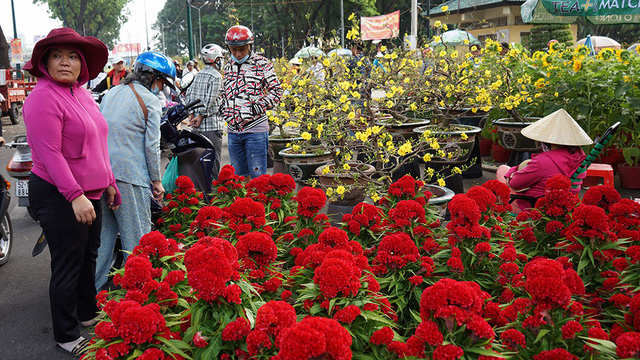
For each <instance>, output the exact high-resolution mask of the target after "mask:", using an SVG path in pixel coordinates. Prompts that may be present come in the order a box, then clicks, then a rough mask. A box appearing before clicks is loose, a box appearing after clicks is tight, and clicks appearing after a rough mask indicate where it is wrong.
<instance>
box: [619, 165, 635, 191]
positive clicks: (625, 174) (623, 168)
mask: <svg viewBox="0 0 640 360" xmlns="http://www.w3.org/2000/svg"><path fill="white" fill-rule="evenodd" d="M618 172H619V174H620V186H622V187H623V188H625V189H633V190H638V189H640V166H629V164H626V163H624V164H620V165H618Z"/></svg>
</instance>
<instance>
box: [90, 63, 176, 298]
mask: <svg viewBox="0 0 640 360" xmlns="http://www.w3.org/2000/svg"><path fill="white" fill-rule="evenodd" d="M175 76H176V68H175V65H174V64H173V61H172V60H171V59H169V58H168V57H166V56H164V55H162V54H160V53H157V52H153V51H149V52H145V53H142V54H140V56H138V58H137V59H136V61H135V65H134V67H133V72H132V73H131V74H129V76H127V77H126V78H125V79H124V80H123V81H122V82H121V85H118V86H116V87H114V88H112V89H111V90H110V91H109V92H108V93H107V95H105V97H104V98H103V99H102V102H101V103H100V111H101V112H102V115H103V116H104V117H105V119H106V120H107V123H108V124H109V137H108V142H109V156H110V159H111V168H112V169H113V174H114V176H115V178H116V183H117V184H118V188H119V189H120V193H121V194H122V195H121V196H122V206H120V207H119V208H118V209H117V210H115V211H114V210H111V209H109V208H108V207H107V203H106V201H104V200H105V199H103V201H102V208H103V211H104V212H103V220H102V233H101V235H100V248H99V249H98V260H97V266H96V289H97V290H98V291H100V290H101V289H102V288H103V287H104V286H105V285H106V284H107V282H108V274H109V272H110V270H111V266H112V265H111V264H112V263H113V258H114V253H113V252H114V247H115V242H116V236H117V235H118V233H119V234H120V241H121V244H122V250H123V252H124V257H125V260H126V257H127V252H131V251H133V248H134V247H135V246H136V245H138V242H139V240H140V238H141V237H142V235H144V234H146V233H148V232H150V231H151V211H150V205H151V204H150V202H151V200H150V195H153V197H154V198H155V199H158V200H159V199H162V197H163V195H164V188H163V187H162V182H161V181H160V180H161V179H162V176H161V173H160V118H161V115H162V106H161V104H160V100H159V99H158V97H157V95H158V94H159V93H160V91H162V90H163V88H164V87H165V86H169V87H171V88H174V80H175Z"/></svg>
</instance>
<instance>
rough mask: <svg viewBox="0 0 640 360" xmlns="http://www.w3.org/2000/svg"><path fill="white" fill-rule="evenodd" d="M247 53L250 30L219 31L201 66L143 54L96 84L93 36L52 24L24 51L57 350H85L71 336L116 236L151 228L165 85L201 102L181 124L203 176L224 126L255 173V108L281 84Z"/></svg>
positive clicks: (277, 93) (36, 195)
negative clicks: (193, 141) (196, 139)
mask: <svg viewBox="0 0 640 360" xmlns="http://www.w3.org/2000/svg"><path fill="white" fill-rule="evenodd" d="M252 46H253V34H252V32H251V30H249V29H248V28H246V27H244V26H234V27H232V28H230V29H229V30H228V32H227V34H226V47H227V49H228V50H226V49H223V48H222V47H221V46H218V45H214V44H210V45H207V46H205V47H204V48H203V49H202V52H201V60H202V62H203V63H204V68H203V69H202V70H200V71H198V68H197V66H198V65H197V62H195V61H189V62H188V63H187V64H186V67H187V68H186V69H185V70H182V69H180V64H179V63H177V62H174V61H173V60H171V59H170V58H168V57H166V56H164V55H162V54H159V53H156V52H151V51H150V52H145V53H143V54H141V55H140V56H138V58H137V59H136V61H135V63H134V65H133V67H132V69H131V71H127V69H126V67H125V62H124V60H123V59H122V58H118V57H116V58H114V59H113V61H112V63H113V68H112V69H111V70H109V71H108V73H106V74H104V75H105V76H103V77H102V78H99V77H98V75H99V74H100V73H101V72H102V69H103V68H104V67H105V65H106V63H107V60H108V50H107V47H106V46H105V44H104V43H102V42H101V41H100V40H98V39H96V38H94V37H90V36H81V35H79V34H78V33H77V32H75V31H74V30H72V29H69V28H60V29H54V30H52V31H51V32H50V33H49V34H48V36H47V37H46V38H44V39H42V40H40V41H39V42H38V43H37V44H36V46H35V47H34V50H33V55H32V58H31V60H30V61H29V62H28V63H27V64H26V66H25V70H28V71H29V72H30V73H31V74H32V75H34V76H36V77H37V78H38V82H37V85H36V87H35V88H34V90H33V91H32V93H31V94H30V95H29V96H28V97H27V99H26V101H25V104H24V121H25V125H26V128H27V137H28V142H29V145H30V147H31V151H32V157H33V170H32V175H31V178H30V181H29V200H30V203H31V206H32V207H33V209H34V211H35V214H36V217H37V219H38V221H39V223H40V225H41V226H42V228H43V231H44V234H45V237H46V238H47V242H48V245H49V250H50V253H51V280H50V287H49V297H50V303H51V313H52V321H53V330H54V340H55V341H56V343H57V344H56V349H58V350H60V351H62V352H65V353H67V354H69V355H73V356H76V357H79V356H81V355H82V354H83V353H84V352H86V350H87V346H88V345H89V341H88V340H87V339H85V338H83V337H82V336H81V335H80V330H81V327H89V326H93V325H95V324H96V323H97V322H98V320H99V319H98V318H97V316H98V308H97V306H96V300H95V297H96V293H97V291H100V290H101V289H103V288H104V287H105V286H106V285H107V280H108V276H109V273H110V271H111V266H112V263H113V255H114V245H115V241H116V236H117V235H118V234H119V235H120V239H121V245H122V250H123V251H124V252H125V254H126V252H130V251H132V250H133V248H134V247H135V246H136V245H137V243H138V241H139V239H140V237H141V236H142V235H143V234H144V233H147V232H149V231H150V227H151V214H150V201H151V198H152V197H153V198H155V199H158V200H160V199H162V198H163V196H164V188H163V186H162V183H161V177H162V174H161V166H160V154H161V153H160V120H161V115H162V107H163V105H165V104H164V103H163V102H162V98H163V95H165V96H171V93H170V92H168V91H167V90H169V89H171V90H177V91H180V92H182V93H183V94H182V95H184V96H185V98H186V100H187V101H191V100H196V99H197V100H200V101H201V102H202V103H203V104H204V106H203V107H201V108H198V109H195V110H193V112H192V114H191V115H190V116H189V125H190V126H191V127H192V128H193V129H194V130H195V131H198V132H200V133H202V134H203V135H204V136H206V137H207V138H209V139H210V140H211V142H212V143H213V144H214V147H215V152H216V159H215V166H214V170H213V171H214V173H215V174H214V175H217V172H218V171H219V169H220V162H221V153H222V134H223V131H224V130H225V127H226V130H227V131H228V133H229V153H230V158H231V165H233V166H234V168H235V169H236V172H237V173H238V175H244V176H246V177H247V178H255V177H258V176H260V175H263V174H265V173H266V171H267V145H268V123H267V116H266V112H267V110H269V109H272V108H273V107H275V106H276V105H277V104H278V103H279V101H280V97H281V95H282V88H281V86H280V82H279V80H278V78H277V76H276V73H275V71H274V68H273V65H272V64H271V62H270V61H269V60H267V59H266V58H264V57H263V56H260V55H258V54H256V53H255V52H254V51H253V48H252ZM227 51H228V52H230V60H228V61H227V60H225V59H226V56H225V53H227ZM91 79H97V80H96V81H94V84H93V85H94V86H93V87H92V88H91V89H92V90H94V91H96V92H105V91H106V95H104V97H103V98H102V100H101V103H100V105H99V107H98V105H97V104H96V102H95V101H94V99H93V97H92V95H91V93H90V92H89V91H88V90H87V88H86V84H87V83H88V82H89V81H90V80H91ZM98 80H99V81H98ZM166 91H167V92H166ZM174 94H175V93H174ZM225 124H226V125H225ZM125 256H126V255H125Z"/></svg>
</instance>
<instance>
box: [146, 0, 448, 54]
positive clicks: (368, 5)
mask: <svg viewBox="0 0 640 360" xmlns="http://www.w3.org/2000/svg"><path fill="white" fill-rule="evenodd" d="M439 2H442V1H441V0H433V1H432V5H433V4H436V3H439ZM192 3H193V5H194V6H197V7H200V6H201V5H203V4H204V0H193V1H192ZM396 10H400V13H401V17H400V38H399V39H394V40H392V41H394V42H396V43H397V44H398V45H399V44H401V41H402V39H401V38H402V36H403V35H404V34H405V33H408V32H410V27H411V14H410V10H411V0H344V14H345V27H346V28H347V29H346V30H345V34H346V32H347V30H348V28H349V27H350V26H351V24H350V22H349V21H347V18H348V17H349V15H350V14H351V13H355V14H356V15H357V16H358V17H360V16H376V15H380V14H386V13H390V12H393V11H396ZM200 13H201V17H202V38H203V40H202V41H203V43H204V44H205V45H206V44H208V43H216V44H219V45H224V34H225V32H226V31H227V29H228V28H229V27H230V26H233V25H236V24H242V25H245V26H247V27H249V28H251V27H252V26H253V30H254V33H255V36H256V41H255V44H256V48H257V49H262V50H264V53H265V54H266V55H267V56H269V57H276V56H282V55H283V54H284V55H285V56H293V54H295V53H296V52H297V51H298V50H299V49H300V48H302V47H303V46H305V44H306V45H309V44H314V45H321V46H322V47H323V48H325V49H328V48H336V47H339V46H340V1H339V0H308V1H290V0H235V1H232V0H215V1H212V0H210V3H209V4H207V5H206V6H204V7H202V9H201V11H200ZM186 19H187V2H186V0H167V1H166V3H165V6H164V8H163V9H162V10H161V11H160V13H159V14H158V19H157V21H156V23H155V24H154V25H153V28H154V29H155V30H156V31H158V32H160V33H161V35H160V37H159V38H158V44H157V45H158V48H162V39H163V37H164V45H165V47H166V54H167V55H171V56H175V55H184V54H186V53H187V47H188V35H187V22H186V21H187V20H186ZM192 29H193V36H194V38H195V41H194V44H196V43H197V44H196V45H194V48H195V49H194V50H195V52H196V54H197V53H198V52H199V48H200V47H201V44H199V40H198V39H199V28H198V12H197V10H195V9H192Z"/></svg>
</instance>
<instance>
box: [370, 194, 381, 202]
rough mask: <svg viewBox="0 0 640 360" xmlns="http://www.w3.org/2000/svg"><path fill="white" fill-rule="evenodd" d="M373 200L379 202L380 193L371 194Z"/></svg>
mask: <svg viewBox="0 0 640 360" xmlns="http://www.w3.org/2000/svg"><path fill="white" fill-rule="evenodd" d="M371 200H373V202H378V200H380V195H378V194H373V195H371Z"/></svg>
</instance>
